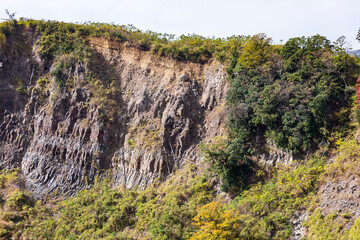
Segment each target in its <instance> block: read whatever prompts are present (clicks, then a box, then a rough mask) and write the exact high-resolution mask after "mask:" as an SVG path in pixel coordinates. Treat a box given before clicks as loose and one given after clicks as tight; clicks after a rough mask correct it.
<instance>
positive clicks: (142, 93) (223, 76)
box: [0, 19, 360, 239]
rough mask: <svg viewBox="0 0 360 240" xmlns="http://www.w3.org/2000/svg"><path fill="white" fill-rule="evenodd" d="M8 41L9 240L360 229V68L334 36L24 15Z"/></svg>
mask: <svg viewBox="0 0 360 240" xmlns="http://www.w3.org/2000/svg"><path fill="white" fill-rule="evenodd" d="M0 47H1V48H0V50H1V51H0V91H1V92H0V129H1V132H0V165H1V168H2V169H3V170H2V173H1V176H0V188H1V192H2V201H1V209H2V211H1V222H0V228H1V229H0V234H1V237H2V238H4V239H301V238H305V239H357V237H358V236H359V235H360V232H359V221H360V220H357V219H358V217H359V212H360V205H359V204H360V202H359V196H358V195H359V194H360V189H358V187H357V185H358V183H359V180H360V178H359V174H358V171H359V169H358V163H357V161H358V159H359V156H358V155H359V154H360V151H359V149H360V148H359V147H360V145H359V142H358V141H359V140H358V139H359V131H358V125H359V123H358V121H359V120H360V117H359V116H360V110H359V108H358V106H357V104H358V101H357V98H359V93H357V91H359V89H358V85H357V79H358V74H359V71H360V62H359V59H358V58H356V57H355V56H352V55H349V54H347V53H346V51H345V49H342V48H341V46H337V45H336V44H335V43H331V42H330V41H329V40H328V39H326V38H325V37H322V36H319V35H315V36H312V37H308V38H305V37H299V38H293V39H290V40H289V41H287V42H286V43H285V44H284V45H274V44H272V41H271V39H270V38H268V37H267V36H266V35H264V34H258V35H254V36H233V37H230V38H227V39H215V38H213V39H209V38H204V37H201V36H198V35H188V36H185V35H183V36H181V37H179V38H178V39H173V37H172V36H170V35H167V34H158V33H154V32H150V31H148V32H142V31H140V30H138V29H136V28H134V27H132V26H117V25H111V24H99V23H86V24H72V23H63V22H55V21H47V22H46V21H36V20H30V19H20V20H11V21H6V22H3V23H1V24H0ZM358 81H359V80H358Z"/></svg>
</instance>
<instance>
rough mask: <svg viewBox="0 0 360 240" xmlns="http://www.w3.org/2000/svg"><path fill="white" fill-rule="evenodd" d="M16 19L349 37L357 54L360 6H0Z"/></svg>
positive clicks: (185, 2) (50, 0)
mask: <svg viewBox="0 0 360 240" xmlns="http://www.w3.org/2000/svg"><path fill="white" fill-rule="evenodd" d="M5 9H8V10H9V11H10V12H17V14H16V17H17V18H18V17H26V18H33V19H45V20H47V19H51V20H59V21H65V22H84V21H93V22H108V23H111V22H113V23H116V24H133V25H134V26H136V27H137V28H140V29H141V30H152V31H156V32H161V33H172V34H176V35H180V34H188V33H196V34H200V35H203V36H206V37H212V36H215V37H226V36H231V35H253V34H257V33H266V34H267V35H268V36H269V37H272V38H273V40H274V42H275V43H277V42H279V41H280V40H284V41H286V40H287V39H289V38H291V37H298V36H311V35H314V34H320V35H323V36H326V37H327V38H329V39H330V40H332V41H334V40H336V39H337V38H338V37H340V36H341V35H345V36H346V38H347V42H348V43H349V44H351V46H352V47H353V49H360V44H359V43H358V41H357V40H356V39H355V38H356V34H357V32H358V30H359V28H360V12H359V10H360V0H246V1H244V0H237V1H236V0H216V1H215V0H0V18H6V14H5Z"/></svg>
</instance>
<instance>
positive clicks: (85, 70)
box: [0, 28, 227, 197]
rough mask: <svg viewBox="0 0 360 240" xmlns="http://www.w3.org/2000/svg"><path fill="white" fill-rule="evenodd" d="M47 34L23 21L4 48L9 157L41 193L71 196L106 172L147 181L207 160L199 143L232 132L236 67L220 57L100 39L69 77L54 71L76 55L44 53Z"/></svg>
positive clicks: (1, 115) (3, 113) (122, 179)
mask: <svg viewBox="0 0 360 240" xmlns="http://www.w3.org/2000/svg"><path fill="white" fill-rule="evenodd" d="M39 39H40V35H39V33H38V32H37V31H31V29H30V30H29V29H28V28H19V29H18V30H17V34H11V35H8V36H7V39H6V40H7V41H6V45H5V47H4V48H3V50H2V52H1V56H0V61H1V68H0V91H1V93H0V129H1V130H0V131H1V132H0V164H1V167H2V168H5V169H15V168H19V169H21V172H22V173H23V174H24V176H25V178H26V188H27V189H28V190H31V191H32V192H33V193H34V195H35V196H37V197H41V196H43V195H44V194H46V193H51V192H53V191H55V190H57V191H59V192H61V193H66V194H70V195H71V194H73V193H75V192H77V191H78V190H80V189H83V188H84V187H85V186H86V185H87V184H91V183H92V182H93V181H94V180H95V178H96V177H100V178H101V177H104V176H111V179H112V183H113V184H114V185H116V186H117V185H124V186H126V187H128V188H132V187H135V186H139V187H140V188H142V189H143V188H145V187H146V186H147V185H148V184H150V183H152V182H153V181H154V180H155V179H157V178H159V177H160V178H164V177H166V176H169V175H170V174H171V173H172V172H174V171H175V170H176V169H178V168H180V167H181V166H182V165H183V164H184V163H186V162H190V161H191V162H194V163H197V164H198V163H200V160H201V157H200V154H199V153H200V152H199V144H200V143H201V142H207V141H209V140H210V139H212V138H213V137H215V136H217V135H218V134H223V133H224V130H223V125H224V121H225V119H224V118H225V107H224V102H225V92H226V90H227V84H226V81H225V78H226V74H225V72H224V69H223V66H222V65H221V64H220V63H219V62H217V61H216V60H209V61H207V62H206V63H194V62H184V61H179V60H175V59H171V58H169V57H159V56H158V55H155V54H153V53H152V52H150V51H143V50H140V49H137V48H134V47H131V46H128V45H127V44H126V43H119V42H113V41H110V40H105V39H102V38H91V39H89V40H88V41H87V45H88V47H89V49H90V51H91V52H92V56H93V57H92V60H91V62H90V63H88V64H87V65H85V64H84V63H76V64H73V65H71V66H69V67H68V68H66V71H63V72H64V76H63V79H65V80H66V84H64V85H61V84H59V83H58V82H57V79H56V77H57V76H56V74H51V73H53V72H54V71H56V68H57V67H58V65H59V61H60V62H61V61H62V60H64V61H67V59H68V58H69V57H68V56H67V55H63V56H61V57H60V58H59V59H60V60H58V61H54V60H48V59H44V58H42V57H41V56H40V55H39V51H40V50H41V47H40V46H39V45H38V44H37V41H38V40H39ZM91 74H93V75H95V74H96V76H97V81H98V82H101V84H98V82H96V81H94V80H93V79H91V77H89V75H91ZM89 79H91V80H89ZM104 83H105V84H108V85H106V86H107V88H105V87H104V86H105V84H104ZM110 85H111V86H110Z"/></svg>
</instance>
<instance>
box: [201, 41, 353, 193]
mask: <svg viewBox="0 0 360 240" xmlns="http://www.w3.org/2000/svg"><path fill="white" fill-rule="evenodd" d="M359 66H360V65H359V60H358V59H357V58H356V57H352V56H350V55H348V54H346V53H345V50H344V49H342V48H341V47H339V46H337V45H332V44H331V42H330V41H329V40H327V39H326V38H324V37H322V36H319V35H316V36H313V37H309V38H305V37H302V38H293V39H290V40H289V41H287V42H286V43H285V44H284V45H283V46H276V45H271V39H269V38H267V37H266V36H265V35H263V34H260V35H255V36H253V37H252V38H251V39H249V40H248V41H246V42H245V44H244V46H243V49H242V51H241V55H240V56H239V57H238V58H237V60H236V62H235V63H233V64H232V65H231V66H230V68H229V73H230V75H231V78H230V89H229V91H228V98H227V100H228V105H229V108H230V112H229V116H228V128H229V135H230V137H229V139H230V140H229V141H228V143H227V144H226V147H225V150H224V148H221V149H220V150H219V151H217V152H215V153H214V152H212V153H211V154H210V152H211V151H208V158H211V159H212V163H213V164H214V165H216V166H217V167H216V168H217V169H218V174H219V175H220V176H221V178H222V181H223V189H224V190H225V191H230V192H234V191H235V192H236V191H238V190H241V189H243V186H246V182H245V178H244V176H245V173H246V172H247V171H246V169H247V166H250V164H251V162H250V160H249V157H250V156H251V155H252V154H253V153H257V152H259V151H260V150H261V148H263V146H264V144H265V143H268V144H269V143H270V144H272V145H275V147H277V148H279V149H283V150H284V151H286V152H290V153H293V154H297V155H302V154H306V153H310V152H313V151H314V150H316V149H317V148H318V147H319V146H320V145H327V144H329V137H331V136H332V135H333V134H334V133H335V132H341V133H343V134H345V133H346V132H347V131H349V129H350V126H349V122H350V112H351V109H352V104H353V98H352V94H353V92H354V87H353V86H354V85H355V81H356V77H357V74H358V72H359V70H360V69H359ZM215 156H216V157H215ZM239 182H242V184H240V185H239V184H238V183H239Z"/></svg>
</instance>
